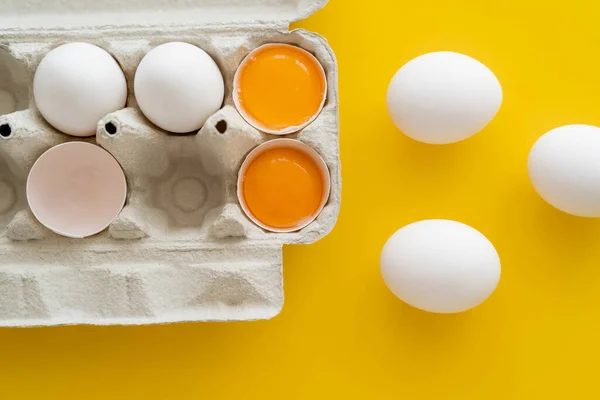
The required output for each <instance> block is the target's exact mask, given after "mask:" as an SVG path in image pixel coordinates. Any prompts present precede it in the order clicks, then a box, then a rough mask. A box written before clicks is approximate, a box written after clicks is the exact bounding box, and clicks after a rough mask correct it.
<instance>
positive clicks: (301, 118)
mask: <svg viewBox="0 0 600 400" xmlns="http://www.w3.org/2000/svg"><path fill="white" fill-rule="evenodd" d="M325 88H326V82H325V77H324V74H323V69H322V68H321V65H320V64H319V62H318V61H317V60H316V59H315V58H314V57H313V56H312V55H310V54H309V53H307V52H305V51H304V50H302V49H300V48H298V47H294V46H290V45H283V44H282V45H271V46H266V47H263V48H261V49H259V50H257V51H255V52H254V53H253V54H252V55H251V56H250V57H249V58H248V60H247V61H246V62H244V64H243V65H242V67H241V68H240V71H239V73H238V78H237V95H238V102H239V105H240V107H241V109H242V110H243V111H244V112H245V113H246V114H247V115H248V117H249V118H251V119H252V120H253V121H255V122H256V123H257V124H258V125H260V126H262V127H264V128H266V129H268V130H273V131H279V130H283V129H286V128H289V127H295V126H301V125H304V124H306V123H307V122H309V121H310V120H311V119H312V117H313V116H315V115H316V114H317V113H319V111H320V109H321V106H322V104H323V100H324V96H325Z"/></svg>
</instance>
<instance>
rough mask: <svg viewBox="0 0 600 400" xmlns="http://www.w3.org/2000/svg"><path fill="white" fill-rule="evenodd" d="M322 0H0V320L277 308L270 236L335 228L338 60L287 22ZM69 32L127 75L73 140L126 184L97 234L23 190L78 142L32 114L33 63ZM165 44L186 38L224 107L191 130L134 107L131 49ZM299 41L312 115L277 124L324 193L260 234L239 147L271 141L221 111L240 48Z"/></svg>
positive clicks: (234, 314) (190, 316) (110, 318)
mask: <svg viewBox="0 0 600 400" xmlns="http://www.w3.org/2000/svg"><path fill="white" fill-rule="evenodd" d="M325 3H326V0H277V1H267V0H237V1H236V0H226V1H214V0H170V1H168V2H164V1H162V0H144V1H142V0H138V1H127V0H121V1H116V2H115V1H98V0H83V1H82V0H77V1H76V0H46V1H44V2H39V1H34V0H26V1H24V0H0V15H2V19H1V20H0V326H34V325H58V324H101V325H105V324H151V323H169V322H180V321H234V320H254V319H265V318H271V317H273V316H275V315H277V314H278V313H279V312H280V310H281V308H282V306H283V281H282V255H281V249H282V246H283V245H284V244H302V243H311V242H314V241H316V240H318V239H320V238H322V237H323V236H325V235H326V234H327V233H328V232H329V231H330V230H331V229H332V228H333V226H334V225H335V222H336V219H337V215H338V212H339V206H340V190H341V180H340V161H339V118H338V93H337V65H336V62H335V58H334V55H333V53H332V51H331V49H330V47H329V46H328V45H327V43H326V41H325V40H324V39H323V38H322V37H320V36H318V35H316V34H314V33H310V32H306V31H303V30H296V31H291V32H290V31H289V30H288V27H289V23H290V22H291V21H294V20H297V19H300V18H302V17H305V16H308V15H309V14H310V13H312V12H314V11H315V10H317V9H319V8H320V7H322V6H324V5H325ZM73 41H83V42H89V43H92V44H95V45H98V46H100V47H102V48H104V49H105V50H107V51H108V52H110V53H111V54H112V55H113V56H114V57H115V59H116V60H117V61H118V62H119V64H120V65H121V67H122V68H123V70H124V72H125V75H126V77H127V81H128V87H129V97H128V103H127V108H125V109H123V110H119V111H117V112H114V113H111V114H109V115H107V116H106V117H105V118H103V119H102V120H101V121H100V122H99V124H98V131H97V136H96V137H95V138H89V139H83V140H85V141H89V142H92V143H97V144H98V145H100V146H102V147H103V148H105V149H106V150H107V151H109V152H110V153H111V154H112V155H113V156H114V157H115V158H116V159H117V160H118V161H119V163H120V164H121V166H122V167H123V170H124V172H125V175H126V177H127V182H128V197H127V202H126V205H125V207H124V209H123V211H122V212H121V214H120V215H119V217H118V218H117V219H116V220H115V221H114V222H113V223H112V224H111V225H110V227H109V228H108V229H107V230H105V231H104V232H102V233H101V234H99V235H97V236H94V237H91V238H87V239H69V238H65V237H61V236H58V235H56V234H54V233H52V232H51V231H49V230H47V229H46V228H44V227H43V226H42V225H41V224H40V223H39V222H38V221H37V220H36V219H35V218H34V216H33V215H32V213H31V211H30V210H29V208H28V205H27V201H26V196H25V183H26V180H27V175H28V173H29V170H30V169H31V167H32V165H33V163H34V162H35V160H36V159H37V158H38V157H39V156H40V155H41V154H42V153H44V152H45V151H46V150H48V149H49V148H51V147H52V146H55V145H57V144H60V143H63V142H66V141H71V140H82V139H78V138H74V137H70V136H67V135H65V134H62V133H60V132H58V131H56V130H55V129H53V128H52V127H51V126H50V125H48V124H47V123H46V122H45V121H44V120H43V118H42V117H41V116H40V114H39V112H38V111H37V109H36V105H35V102H34V100H33V97H32V90H31V87H32V82H33V76H34V73H35V69H36V66H37V65H38V63H39V62H40V61H41V59H42V58H43V57H44V55H45V54H46V53H47V52H48V51H49V50H51V49H53V48H55V47H56V46H58V45H60V44H63V43H67V42H73ZM170 41H183V42H188V43H192V44H194V45H197V46H199V47H200V48H202V49H204V50H205V51H207V52H208V53H209V54H210V55H211V56H212V57H213V58H214V60H215V61H216V62H217V64H218V65H219V67H220V69H221V71H222V73H223V76H224V79H225V84H226V99H225V103H224V106H223V108H222V109H221V110H220V111H218V112H217V113H215V114H214V115H212V116H211V117H210V118H209V119H208V121H207V122H206V124H205V125H204V127H203V128H202V129H201V130H200V131H199V132H197V134H190V135H173V134H169V133H167V132H165V131H163V130H161V129H159V128H157V127H156V126H154V125H153V124H151V123H150V122H149V121H148V120H147V119H146V118H145V117H144V116H143V115H142V114H141V112H140V111H139V109H138V108H137V107H136V100H135V94H134V92H133V78H134V74H135V70H136V68H137V65H138V64H139V62H140V60H141V59H142V58H143V56H144V55H145V54H146V53H147V52H148V51H150V50H151V49H152V48H154V47H156V46H157V45H159V44H162V43H166V42H170ZM272 42H283V43H290V44H294V45H298V46H300V47H302V48H304V49H306V50H308V51H310V52H311V53H313V54H314V55H315V56H316V57H317V59H318V60H319V61H320V62H321V64H322V65H323V67H324V69H325V71H326V74H327V79H328V93H327V102H326V104H325V107H324V109H323V111H322V113H321V114H320V115H319V117H318V118H317V119H316V121H315V122H313V123H312V124H311V125H309V126H308V127H306V128H305V129H303V130H302V131H301V132H299V133H296V134H293V135H288V136H287V137H293V138H297V139H298V140H301V141H303V142H305V143H307V144H309V145H310V146H312V147H313V148H314V149H316V150H317V151H318V152H319V153H320V155H321V156H322V157H323V158H324V160H325V161H326V163H327V165H328V167H329V169H330V173H331V183H332V187H331V195H330V199H329V202H328V204H327V205H326V207H325V209H324V210H323V212H322V213H321V214H320V216H319V217H318V218H317V220H316V221H314V222H313V223H312V224H310V225H309V226H308V227H306V228H305V229H303V230H301V231H299V232H295V233H287V234H278V233H268V232H265V231H263V230H261V229H259V228H258V227H256V226H255V225H254V224H253V223H251V222H250V221H249V220H248V218H247V217H246V216H245V215H244V214H243V212H242V211H241V209H240V205H239V203H238V200H237V197H236V181H237V173H238V170H239V168H240V166H241V163H242V161H243V159H244V157H245V156H246V155H247V153H248V152H249V151H250V150H251V149H253V148H254V147H255V146H257V145H258V144H260V143H262V142H264V141H267V140H270V139H274V138H277V136H271V135H266V134H264V133H261V132H259V131H257V130H256V129H254V128H253V127H251V126H250V125H249V124H248V123H246V122H245V121H244V120H243V119H242V118H241V117H240V115H239V113H238V112H237V110H236V109H235V108H234V106H233V101H232V95H231V94H232V93H231V92H232V83H233V77H234V73H235V71H236V69H237V67H238V65H239V64H240V62H241V61H242V59H243V58H244V57H245V56H246V55H247V54H248V53H249V52H250V51H251V50H253V49H255V48H257V47H258V46H260V45H262V44H265V43H272Z"/></svg>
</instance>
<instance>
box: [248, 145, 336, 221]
mask: <svg viewBox="0 0 600 400" xmlns="http://www.w3.org/2000/svg"><path fill="white" fill-rule="evenodd" d="M323 192H324V181H323V176H322V174H321V170H320V169H319V167H318V165H317V163H316V162H315V160H314V159H313V158H311V157H310V156H309V155H307V154H305V153H304V152H302V151H301V150H297V149H293V148H286V147H281V148H273V149H270V150H267V151H265V152H264V153H262V154H260V155H258V156H257V157H256V158H255V159H254V160H253V161H252V162H251V164H250V165H249V166H248V168H247V169H246V173H245V175H244V177H243V183H242V193H243V196H244V200H245V202H246V206H247V207H248V209H249V211H250V213H251V214H252V215H253V216H254V217H255V218H256V219H257V220H258V221H260V222H261V223H263V224H264V225H266V226H268V227H271V228H275V229H293V228H295V227H298V226H300V225H302V224H304V223H306V222H307V220H309V219H311V218H312V217H314V216H315V215H316V214H317V213H318V212H319V208H320V206H321V201H322V199H323V194H324V193H323Z"/></svg>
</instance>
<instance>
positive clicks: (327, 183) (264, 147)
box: [237, 139, 331, 233]
mask: <svg viewBox="0 0 600 400" xmlns="http://www.w3.org/2000/svg"><path fill="white" fill-rule="evenodd" d="M280 147H289V148H292V149H296V150H299V151H301V152H303V153H305V154H307V155H308V156H310V158H312V159H313V161H314V162H315V164H316V165H317V167H318V168H319V170H320V172H321V176H322V178H323V197H322V198H321V203H320V205H319V208H318V210H317V211H316V212H315V213H314V214H313V215H311V216H309V217H308V218H306V219H305V220H304V221H302V222H301V223H300V224H299V225H297V226H294V227H291V228H286V229H282V228H274V227H272V226H269V225H266V224H264V223H262V222H261V221H260V220H259V219H258V218H256V217H255V216H254V215H253V214H252V212H251V211H250V209H249V207H248V204H247V203H246V199H245V198H244V194H243V183H244V177H245V175H246V171H247V170H248V168H249V167H250V165H251V164H252V162H253V161H254V160H256V158H257V157H258V156H260V155H261V154H263V153H264V152H265V151H268V150H271V149H274V148H280ZM330 192H331V178H330V173H329V169H328V168H327V164H326V163H325V161H324V160H323V158H321V156H320V155H319V153H317V152H316V151H315V150H314V149H313V148H312V147H310V146H308V145H306V144H304V143H302V142H301V141H299V140H295V139H274V140H269V141H268V142H265V143H263V144H261V145H260V146H257V147H256V148H254V149H253V150H252V151H251V152H250V153H249V154H248V156H246V158H245V159H244V162H243V163H242V167H241V168H240V172H239V173H238V180H237V197H238V201H239V202H240V206H241V207H242V210H243V211H244V214H246V216H247V217H248V218H250V220H252V222H254V223H255V224H256V225H258V226H260V227H261V228H263V229H265V230H267V231H270V232H277V233H288V232H295V231H299V230H301V229H302V228H305V227H307V226H308V225H309V224H310V223H311V222H313V221H314V220H315V219H316V218H317V217H318V215H319V214H320V213H321V211H323V207H325V204H327V200H328V199H329V193H330Z"/></svg>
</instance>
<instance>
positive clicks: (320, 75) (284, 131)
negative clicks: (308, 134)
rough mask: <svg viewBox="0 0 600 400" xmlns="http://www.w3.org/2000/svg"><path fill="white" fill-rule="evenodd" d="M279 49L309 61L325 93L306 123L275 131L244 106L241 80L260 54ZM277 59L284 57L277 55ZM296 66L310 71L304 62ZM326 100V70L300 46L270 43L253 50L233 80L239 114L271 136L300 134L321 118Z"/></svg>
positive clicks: (274, 95)
mask: <svg viewBox="0 0 600 400" xmlns="http://www.w3.org/2000/svg"><path fill="white" fill-rule="evenodd" d="M277 47H283V48H288V49H292V51H295V52H298V53H299V54H300V55H301V56H303V57H305V59H306V60H307V61H308V63H310V64H312V65H310V67H312V68H314V69H315V70H316V71H317V75H318V79H320V80H321V81H322V82H321V83H322V85H323V93H322V96H321V102H320V104H319V106H318V109H317V110H316V111H315V112H314V113H313V115H312V116H310V118H309V119H307V120H306V121H305V122H304V123H302V124H299V125H292V126H287V127H284V128H277V129H275V128H272V127H269V126H267V125H265V124H263V123H262V122H261V121H259V120H258V119H257V118H255V117H254V116H253V115H252V113H251V112H249V111H248V108H247V107H248V106H247V105H245V104H243V102H242V100H241V79H242V75H243V72H244V70H245V69H246V68H248V67H249V66H250V65H251V64H252V63H255V62H256V61H257V58H256V57H257V55H258V54H260V53H261V52H264V51H269V49H276V48H277ZM276 57H282V56H281V55H277V56H276ZM296 64H297V65H298V67H299V68H302V69H303V70H309V69H310V68H308V67H307V66H306V65H303V64H302V62H301V61H299V60H296ZM272 78H273V79H274V80H275V81H277V79H278V77H277V76H273V77H272ZM284 83H285V82H281V85H280V86H285V85H284ZM295 90H298V88H295ZM263 95H264V94H263ZM269 95H270V96H271V97H274V98H277V96H281V93H269ZM282 100H283V99H282ZM326 100H327V76H326V74H325V70H324V69H323V65H321V63H320V62H319V60H318V59H317V58H316V57H315V56H314V55H312V54H311V53H310V52H308V51H306V50H305V49H302V48H301V47H298V46H292V45H289V44H285V43H269V44H265V45H262V46H260V47H258V48H256V49H254V50H252V51H251V52H250V54H248V55H247V56H246V57H245V58H244V59H243V60H242V62H241V64H240V66H239V67H238V68H237V70H236V72H235V76H234V78H233V102H234V104H235V107H236V108H237V110H238V112H239V113H240V115H241V116H242V117H243V118H244V120H246V122H248V123H249V124H250V125H252V126H253V127H254V128H256V129H258V130H259V131H261V132H265V133H268V134H271V135H289V134H291V133H294V132H298V131H300V130H302V129H304V128H305V127H307V126H308V125H310V124H312V123H313V122H314V121H315V119H317V117H318V116H319V114H320V113H321V111H322V110H323V106H324V105H325V101H326ZM284 104H285V103H284ZM288 106H289V107H294V106H295V105H294V103H290V104H288Z"/></svg>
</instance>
